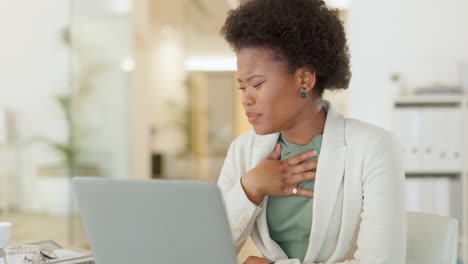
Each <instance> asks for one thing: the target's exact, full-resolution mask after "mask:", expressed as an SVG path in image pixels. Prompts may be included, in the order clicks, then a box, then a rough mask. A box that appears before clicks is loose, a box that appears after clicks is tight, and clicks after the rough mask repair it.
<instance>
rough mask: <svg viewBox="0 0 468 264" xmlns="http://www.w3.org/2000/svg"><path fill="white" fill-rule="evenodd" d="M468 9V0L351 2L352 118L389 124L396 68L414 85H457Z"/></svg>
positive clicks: (466, 52) (467, 57) (465, 51)
mask: <svg viewBox="0 0 468 264" xmlns="http://www.w3.org/2000/svg"><path fill="white" fill-rule="evenodd" d="M467 10H468V1H465V0H445V1H437V0H411V1H407V0H391V1H390V0H387V1H373V0H359V1H357V0H356V1H351V4H350V11H349V27H350V28H349V29H350V31H349V33H350V34H349V36H350V37H349V38H350V39H349V41H350V49H351V56H352V58H351V61H352V72H353V78H352V82H351V87H350V115H351V117H355V118H358V119H361V120H364V121H367V122H371V123H374V124H377V125H380V126H383V127H387V128H389V127H390V124H391V111H390V108H391V100H392V97H393V96H394V95H395V91H394V90H395V89H394V88H395V87H394V86H393V85H392V84H391V81H390V76H391V74H392V73H393V72H397V73H400V74H401V75H402V77H403V78H404V79H405V81H406V83H407V85H408V86H409V87H410V88H415V87H420V86H426V85H431V84H435V83H438V84H445V85H457V84H458V68H457V67H458V64H459V63H460V62H462V61H468V31H467V30H466V25H468V16H467V15H466V11H467Z"/></svg>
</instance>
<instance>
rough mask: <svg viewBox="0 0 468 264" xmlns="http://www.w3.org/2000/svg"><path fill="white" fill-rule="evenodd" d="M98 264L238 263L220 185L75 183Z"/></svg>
mask: <svg viewBox="0 0 468 264" xmlns="http://www.w3.org/2000/svg"><path fill="white" fill-rule="evenodd" d="M73 189H74V191H75V194H76V197H77V201H78V208H79V210H80V214H81V217H82V219H83V222H84V226H85V229H86V233H87V235H88V239H89V242H90V246H91V249H92V251H93V254H94V257H95V261H96V263H98V264H128V263H155V264H159V263H160V264H171V263H174V264H175V263H177V264H183V263H196V264H198V263H199V264H202V263H203V264H219V263H226V264H235V263H237V259H236V253H235V249H234V245H233V241H232V237H231V233H230V228H229V225H228V220H227V216H226V211H225V209H224V204H223V201H222V198H221V193H220V191H219V189H218V186H217V185H216V184H214V183H208V182H193V181H169V180H115V179H112V180H111V179H102V178H89V177H86V178H75V179H74V180H73Z"/></svg>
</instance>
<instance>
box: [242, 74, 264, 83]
mask: <svg viewBox="0 0 468 264" xmlns="http://www.w3.org/2000/svg"><path fill="white" fill-rule="evenodd" d="M257 77H265V76H263V75H252V76H250V77H249V78H247V79H246V81H250V80H252V79H253V78H257ZM237 81H239V82H243V81H242V80H241V79H239V78H238V79H237Z"/></svg>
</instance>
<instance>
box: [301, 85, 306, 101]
mask: <svg viewBox="0 0 468 264" xmlns="http://www.w3.org/2000/svg"><path fill="white" fill-rule="evenodd" d="M299 95H300V96H301V98H302V99H304V98H306V97H307V93H306V91H305V87H302V91H301V93H300V94H299Z"/></svg>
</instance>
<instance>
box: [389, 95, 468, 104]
mask: <svg viewBox="0 0 468 264" xmlns="http://www.w3.org/2000/svg"><path fill="white" fill-rule="evenodd" d="M467 99H468V96H467V95H466V94H454V95H446V94H444V95H410V96H401V97H397V98H396V100H395V106H413V105H415V106H424V105H427V106H457V105H462V104H464V103H466V102H467Z"/></svg>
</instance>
